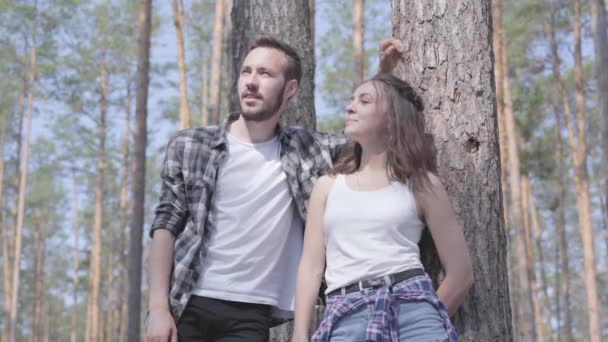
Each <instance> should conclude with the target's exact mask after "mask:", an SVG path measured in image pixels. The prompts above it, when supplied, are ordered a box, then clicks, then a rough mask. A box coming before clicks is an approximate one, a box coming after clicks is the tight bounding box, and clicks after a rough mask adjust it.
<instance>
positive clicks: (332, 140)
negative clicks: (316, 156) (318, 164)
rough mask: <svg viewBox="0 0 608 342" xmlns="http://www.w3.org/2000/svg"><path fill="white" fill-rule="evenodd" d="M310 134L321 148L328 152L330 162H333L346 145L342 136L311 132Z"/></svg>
mask: <svg viewBox="0 0 608 342" xmlns="http://www.w3.org/2000/svg"><path fill="white" fill-rule="evenodd" d="M312 134H313V136H314V138H315V140H316V141H317V142H318V143H319V144H320V145H321V148H323V149H324V150H326V151H327V152H329V154H330V155H331V160H332V162H335V161H336V159H338V156H339V155H340V151H341V150H342V147H343V146H344V144H346V137H345V136H344V135H343V134H335V133H323V132H313V133H312Z"/></svg>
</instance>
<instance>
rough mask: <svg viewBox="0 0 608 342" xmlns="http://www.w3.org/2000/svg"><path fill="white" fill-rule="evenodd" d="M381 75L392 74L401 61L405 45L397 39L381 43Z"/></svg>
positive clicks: (385, 40)
mask: <svg viewBox="0 0 608 342" xmlns="http://www.w3.org/2000/svg"><path fill="white" fill-rule="evenodd" d="M379 54H380V68H379V70H378V71H379V72H380V73H391V72H392V71H393V69H395V67H396V66H397V63H399V60H401V56H402V54H403V45H402V44H401V41H399V40H398V39H395V38H390V39H384V40H383V41H381V42H380V49H379Z"/></svg>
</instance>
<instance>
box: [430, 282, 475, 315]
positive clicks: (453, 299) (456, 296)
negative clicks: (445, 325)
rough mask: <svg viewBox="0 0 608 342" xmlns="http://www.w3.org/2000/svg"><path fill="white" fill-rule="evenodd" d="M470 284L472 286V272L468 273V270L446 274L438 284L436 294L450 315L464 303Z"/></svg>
mask: <svg viewBox="0 0 608 342" xmlns="http://www.w3.org/2000/svg"><path fill="white" fill-rule="evenodd" d="M471 286H473V276H472V274H468V272H460V274H446V277H445V279H444V280H443V281H442V282H441V285H439V289H437V296H438V297H439V300H441V302H442V303H443V304H444V305H445V306H446V309H447V311H448V314H449V315H450V317H451V316H452V315H454V314H455V313H456V311H458V308H459V307H460V306H461V305H462V303H464V301H465V299H466V297H467V295H468V293H469V290H470V289H471Z"/></svg>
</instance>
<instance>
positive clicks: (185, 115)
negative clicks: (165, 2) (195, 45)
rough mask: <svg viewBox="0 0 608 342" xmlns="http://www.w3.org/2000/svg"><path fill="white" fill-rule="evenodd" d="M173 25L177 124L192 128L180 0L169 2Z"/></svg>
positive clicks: (182, 12)
mask: <svg viewBox="0 0 608 342" xmlns="http://www.w3.org/2000/svg"><path fill="white" fill-rule="evenodd" d="M171 8H172V9H173V24H174V25H175V35H176V36H177V66H178V69H179V123H180V126H181V128H188V127H191V126H192V120H191V117H190V105H189V104H188V86H187V81H186V53H185V51H184V30H183V27H184V6H183V4H182V1H181V0H171Z"/></svg>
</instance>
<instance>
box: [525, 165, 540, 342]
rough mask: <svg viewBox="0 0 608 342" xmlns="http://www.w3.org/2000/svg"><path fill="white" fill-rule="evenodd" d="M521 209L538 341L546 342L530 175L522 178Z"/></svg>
mask: <svg viewBox="0 0 608 342" xmlns="http://www.w3.org/2000/svg"><path fill="white" fill-rule="evenodd" d="M521 197H522V198H521V208H522V214H523V215H522V216H523V223H524V234H525V235H524V240H525V243H526V266H527V267H528V269H527V272H528V279H529V281H530V290H531V292H530V294H531V296H532V307H533V308H534V326H535V330H536V341H538V342H544V341H545V335H544V334H543V315H542V311H543V308H542V304H541V301H540V298H539V291H538V282H537V281H536V270H535V267H534V253H533V251H532V249H533V248H532V240H531V236H530V235H531V234H530V233H531V232H530V201H529V200H530V180H529V178H528V175H526V174H524V175H522V177H521Z"/></svg>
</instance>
